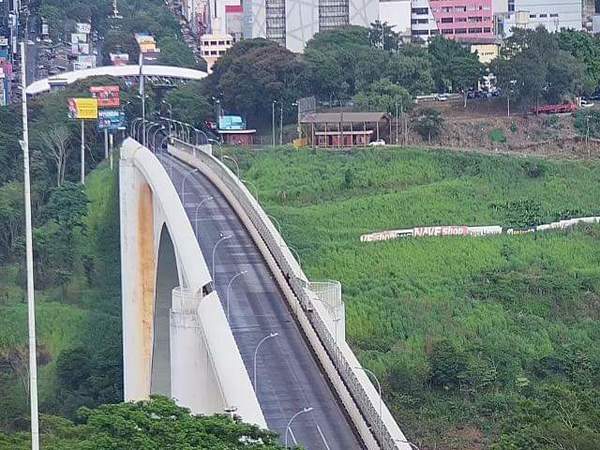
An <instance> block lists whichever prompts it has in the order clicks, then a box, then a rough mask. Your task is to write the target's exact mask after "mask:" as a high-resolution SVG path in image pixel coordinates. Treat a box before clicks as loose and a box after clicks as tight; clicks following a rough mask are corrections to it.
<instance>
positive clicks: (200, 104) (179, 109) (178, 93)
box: [163, 81, 214, 129]
mask: <svg viewBox="0 0 600 450" xmlns="http://www.w3.org/2000/svg"><path fill="white" fill-rule="evenodd" d="M166 100H167V102H168V103H169V105H171V107H172V109H171V110H169V109H168V108H167V106H168V105H167V106H165V107H164V108H163V115H164V116H167V117H168V115H169V114H171V113H172V114H173V119H175V120H179V121H181V122H186V123H189V124H191V125H193V126H195V127H196V128H199V129H201V128H204V121H205V120H207V119H209V118H211V117H213V116H214V114H213V108H212V105H211V103H210V101H209V99H208V97H207V96H206V95H204V87H203V83H202V82H198V81H193V82H190V83H187V84H184V85H182V86H179V87H177V88H176V89H173V90H171V91H170V92H169V94H168V95H167V98H166Z"/></svg>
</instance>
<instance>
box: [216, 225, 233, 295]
mask: <svg viewBox="0 0 600 450" xmlns="http://www.w3.org/2000/svg"><path fill="white" fill-rule="evenodd" d="M232 237H233V234H228V235H227V236H223V237H222V238H221V239H219V240H218V241H217V243H216V244H215V246H214V247H213V251H212V279H213V284H214V288H215V290H216V289H217V281H216V276H217V272H216V268H215V254H216V253H217V247H218V246H219V244H220V243H221V242H223V241H225V240H227V239H231V238H232Z"/></svg>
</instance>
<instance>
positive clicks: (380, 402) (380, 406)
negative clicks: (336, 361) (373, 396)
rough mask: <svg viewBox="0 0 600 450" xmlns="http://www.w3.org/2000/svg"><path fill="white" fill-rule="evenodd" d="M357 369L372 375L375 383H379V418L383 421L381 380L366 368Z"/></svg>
mask: <svg viewBox="0 0 600 450" xmlns="http://www.w3.org/2000/svg"><path fill="white" fill-rule="evenodd" d="M355 369H359V370H362V371H364V372H366V373H367V374H370V375H371V376H372V377H373V378H374V379H375V382H376V383H377V390H378V391H379V418H380V419H382V420H383V416H382V415H381V413H382V405H383V401H382V400H381V384H380V383H379V379H378V378H377V375H375V374H374V373H373V371H372V370H369V369H366V368H364V367H359V366H356V367H355Z"/></svg>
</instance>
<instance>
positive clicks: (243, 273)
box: [226, 270, 248, 324]
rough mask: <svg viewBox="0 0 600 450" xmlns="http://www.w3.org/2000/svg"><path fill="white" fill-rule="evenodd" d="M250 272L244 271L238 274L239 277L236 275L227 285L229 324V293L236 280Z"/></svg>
mask: <svg viewBox="0 0 600 450" xmlns="http://www.w3.org/2000/svg"><path fill="white" fill-rule="evenodd" d="M247 273H248V271H247V270H242V271H241V272H240V273H238V274H237V275H234V276H233V277H232V278H231V280H229V283H228V284H227V295H226V298H227V322H229V323H230V324H231V322H230V321H229V292H230V289H231V285H232V284H233V282H234V281H235V279H236V278H238V277H241V276H242V275H245V274H247Z"/></svg>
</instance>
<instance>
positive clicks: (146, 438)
mask: <svg viewBox="0 0 600 450" xmlns="http://www.w3.org/2000/svg"><path fill="white" fill-rule="evenodd" d="M78 423H79V424H78V425H75V424H74V423H73V422H71V421H69V420H66V419H61V418H58V417H52V416H42V419H41V424H42V426H41V430H42V433H43V436H42V439H43V441H44V443H45V445H44V447H45V448H47V449H48V450H66V449H74V450H88V449H161V450H177V449H184V448H185V449H195V450H229V449H247V450H283V446H281V444H279V442H278V438H277V435H276V434H275V433H272V432H270V431H267V430H262V429H260V428H258V427H257V426H255V425H249V424H246V423H243V422H242V421H240V420H239V419H237V418H236V419H232V418H230V417H229V416H227V415H214V416H194V415H192V414H191V413H190V411H189V409H186V408H182V407H179V406H177V405H175V403H174V402H173V401H172V400H170V399H167V398H166V397H161V396H154V397H152V398H151V399H150V400H148V401H141V402H137V403H120V404H116V405H103V406H100V407H99V408H96V409H88V408H81V409H80V410H79V420H78ZM4 442H9V443H10V447H9V448H11V449H14V450H22V449H27V448H28V446H29V447H30V446H31V444H30V443H29V442H28V440H27V439H26V438H25V436H24V435H18V434H17V435H15V434H13V435H5V434H0V444H3V443H4Z"/></svg>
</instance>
